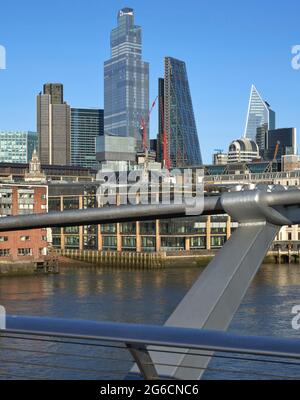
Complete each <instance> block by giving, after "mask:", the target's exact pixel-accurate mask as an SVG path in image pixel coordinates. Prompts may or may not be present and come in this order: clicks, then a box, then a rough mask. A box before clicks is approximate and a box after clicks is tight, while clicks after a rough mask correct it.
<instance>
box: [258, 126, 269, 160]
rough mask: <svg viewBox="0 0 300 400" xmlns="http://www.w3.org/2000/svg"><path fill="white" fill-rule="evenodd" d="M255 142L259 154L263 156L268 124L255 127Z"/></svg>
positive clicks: (265, 147) (266, 141)
mask: <svg viewBox="0 0 300 400" xmlns="http://www.w3.org/2000/svg"><path fill="white" fill-rule="evenodd" d="M255 141H256V143H257V146H258V148H259V154H260V156H261V157H262V158H265V151H266V149H267V143H268V124H263V125H261V126H259V127H258V128H257V129H256V140H255Z"/></svg>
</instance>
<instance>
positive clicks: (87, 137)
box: [71, 108, 104, 168]
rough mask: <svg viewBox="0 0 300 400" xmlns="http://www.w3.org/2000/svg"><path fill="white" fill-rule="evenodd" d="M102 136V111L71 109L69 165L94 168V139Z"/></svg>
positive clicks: (95, 165) (95, 164) (95, 163)
mask: <svg viewBox="0 0 300 400" xmlns="http://www.w3.org/2000/svg"><path fill="white" fill-rule="evenodd" d="M103 134H104V111H103V110H99V109H93V108H72V109H71V164H72V165H78V166H81V167H87V168H95V167H97V162H96V138H97V137H98V136H100V135H103Z"/></svg>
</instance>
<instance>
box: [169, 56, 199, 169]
mask: <svg viewBox="0 0 300 400" xmlns="http://www.w3.org/2000/svg"><path fill="white" fill-rule="evenodd" d="M162 112H163V124H164V127H163V128H162V130H163V131H165V135H166V141H167V145H166V146H167V151H168V159H169V161H170V166H171V167H184V166H196V165H201V164H202V157H201V151H200V145H199V139H198V133H197V128H196V122H195V116H194V110H193V104H192V98H191V93H190V88H189V82H188V76H187V71H186V65H185V63H184V62H183V61H180V60H177V59H175V58H172V57H165V78H164V104H163V111H162Z"/></svg>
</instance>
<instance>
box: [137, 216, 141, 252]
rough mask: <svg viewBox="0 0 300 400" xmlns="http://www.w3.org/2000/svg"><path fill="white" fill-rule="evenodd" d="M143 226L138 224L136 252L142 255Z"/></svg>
mask: <svg viewBox="0 0 300 400" xmlns="http://www.w3.org/2000/svg"><path fill="white" fill-rule="evenodd" d="M140 228H141V226H140V222H139V221H137V222H136V251H137V253H140V252H141V251H142V238H141V229H140Z"/></svg>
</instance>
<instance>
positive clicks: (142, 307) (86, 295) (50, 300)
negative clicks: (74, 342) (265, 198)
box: [0, 264, 300, 379]
mask: <svg viewBox="0 0 300 400" xmlns="http://www.w3.org/2000/svg"><path fill="white" fill-rule="evenodd" d="M201 271H202V269H201V268H195V267H191V268H189V267H184V268H169V269H165V270H144V271H121V270H116V269H114V270H109V269H100V270H99V269H98V270H96V269H75V268H65V269H63V270H62V271H61V273H60V274H59V275H49V276H44V275H38V276H30V277H29V276H28V277H9V278H0V304H1V305H3V306H5V308H6V311H7V313H8V314H18V315H31V316H48V317H62V318H77V319H89V320H101V321H118V322H129V323H130V322H131V323H145V324H163V323H164V321H165V320H166V319H167V318H168V316H169V315H170V314H171V312H172V311H173V310H174V308H175V307H176V305H177V304H178V303H179V302H180V300H181V299H182V298H183V296H184V295H185V293H186V292H187V291H188V289H189V288H190V287H191V286H192V284H193V283H194V281H195V280H196V279H197V277H198V276H199V274H200V273H201ZM299 287H300V266H298V265H294V264H292V265H280V266H279V265H263V266H262V267H261V269H260V271H259V272H258V274H257V275H256V277H255V279H254V281H253V282H252V284H251V287H250V288H249V290H248V292H247V294H246V296H245V298H244V300H243V302H242V304H241V305H240V307H239V310H238V312H237V313H236V315H235V317H234V319H233V321H232V323H231V325H230V328H229V331H232V332H236V333H239V334H249V335H264V336H279V337H290V338H299V337H300V330H299V331H297V330H293V329H292V325H291V322H292V318H293V314H292V313H291V310H292V308H293V306H295V305H297V304H300V293H299ZM2 344H3V343H2ZM43 346H44V348H45V346H46V345H45V344H44V345H43ZM47 346H48V345H47ZM47 346H46V348H47V349H49V347H47ZM49 346H50V345H49ZM57 346H60V347H59V350H60V351H61V350H65V347H64V345H62V344H59V345H57ZM3 347H5V346H4V345H3ZM35 348H36V347H35ZM51 349H52V350H53V349H54V350H58V348H56V347H55V345H53V344H51ZM0 350H1V342H0ZM16 355H17V357H18V360H19V359H21V361H22V360H24V357H25V356H24V355H22V354H19V353H15V352H14V356H16ZM28 357H29V356H28V354H27V355H26V360H28V359H29V358H28ZM30 360H32V357H31V358H30ZM34 360H36V357H34ZM52 361H53V360H52ZM33 364H34V363H33ZM211 364H212V366H213V367H214V366H215V367H218V366H220V364H222V366H224V361H222V360H214V361H213V362H212V363H211ZM21 365H22V363H21ZM3 368H4V372H3ZM32 368H33V371H32V375H34V376H36V375H37V376H40V377H43V375H42V373H41V371H40V370H37V368H36V367H35V366H33V367H32ZM111 368H112V370H113V369H114V367H113V366H112V367H111ZM211 369H212V371H211V372H208V373H207V377H208V378H225V375H224V374H223V373H221V372H218V371H214V368H211ZM215 369H218V368H215ZM20 370H21V371H22V368H21V366H16V365H13V364H12V363H11V364H10V365H9V366H7V367H5V364H4V366H3V365H2V368H1V371H2V376H3V377H4V378H6V379H7V378H9V377H10V375H9V374H11V375H13V373H14V371H18V372H20ZM264 370H265V368H264ZM272 370H273V369H272ZM1 371H0V372H1ZM6 371H7V376H6V375H5V374H6ZM276 372H277V373H278V375H279V376H280V374H281V372H284V367H283V366H278V368H277V370H276ZM298 372H299V375H300V370H299V369H298ZM53 374H54V373H53V372H51V371H50V372H49V373H48V372H47V377H50V378H51V377H54V375H53ZM20 375H21V374H20ZM27 375H28V373H27ZM60 377H62V378H68V377H69V375H68V374H67V373H65V372H64V371H62V372H61V375H60ZM79 377H80V375H78V376H72V378H79ZM106 377H110V376H109V375H108V376H106ZM114 377H115V376H114ZM226 377H227V376H226ZM229 377H230V378H243V377H244V376H243V375H237V374H235V375H232V376H231V375H230V376H229ZM0 378H1V376H0ZM92 378H93V377H92Z"/></svg>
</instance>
